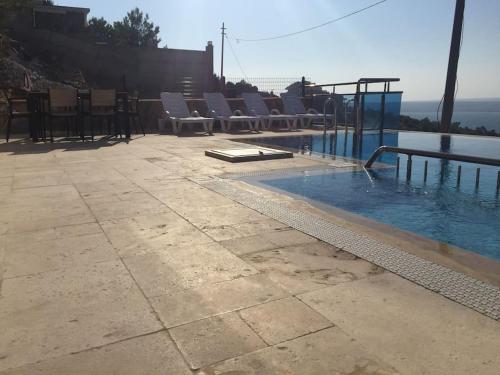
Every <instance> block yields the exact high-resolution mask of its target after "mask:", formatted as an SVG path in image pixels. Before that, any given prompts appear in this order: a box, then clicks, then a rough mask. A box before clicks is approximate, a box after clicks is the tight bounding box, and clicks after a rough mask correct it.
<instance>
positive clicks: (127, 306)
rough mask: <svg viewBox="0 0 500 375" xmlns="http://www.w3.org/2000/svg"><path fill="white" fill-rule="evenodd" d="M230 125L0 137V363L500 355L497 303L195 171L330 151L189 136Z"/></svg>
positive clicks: (446, 370)
mask: <svg viewBox="0 0 500 375" xmlns="http://www.w3.org/2000/svg"><path fill="white" fill-rule="evenodd" d="M243 136H246V135H233V136H227V135H216V136H213V137H208V136H207V137H174V136H167V135H165V136H154V135H149V136H146V137H138V138H136V139H134V140H132V141H131V142H130V143H128V144H126V143H121V142H116V143H106V142H104V141H100V142H95V143H94V144H91V143H88V144H85V145H82V144H80V143H62V142H61V143H56V144H54V145H32V144H30V143H29V142H28V143H26V144H22V143H21V142H12V143H11V144H8V145H6V144H4V143H2V144H0V193H1V194H0V207H1V214H0V241H1V242H0V374H1V375H7V374H9V375H12V374H191V373H197V374H205V375H214V374H228V375H229V374H238V375H243V374H259V375H260V374H297V375H298V374H300V375H302V374H351V375H352V374H357V375H365V374H378V375H382V374H491V375H498V374H499V373H500V356H499V355H498V352H499V351H498V348H500V323H498V322H497V321H495V320H493V319H490V318H488V317H486V316H484V315H481V314H479V313H477V312H475V311H473V310H470V309H468V308H466V307H464V306H462V305H459V304H457V303H454V302H452V301H450V300H448V299H446V298H444V297H442V296H440V295H438V294H436V293H433V292H432V291H429V290H427V289H424V288H422V287H420V286H418V285H416V284H413V283H412V282H410V281H407V280H404V279H402V278H400V277H399V276H397V275H394V274H391V273H389V272H387V271H384V270H383V269H381V268H379V267H377V266H375V265H373V264H371V263H369V262H366V261H364V260H361V259H359V258H357V257H356V256H354V255H351V254H349V253H346V252H344V251H342V250H340V249H337V248H335V247H333V246H331V245H329V244H326V243H324V242H321V241H319V240H317V239H316V238H313V237H310V236H308V235H306V234H304V233H302V232H299V231H297V230H294V229H292V228H290V227H288V226H287V225H285V224H283V223H281V222H279V221H276V220H274V219H271V218H269V217H267V216H265V215H263V214H260V213H258V212H256V211H254V210H252V209H250V208H248V207H246V206H243V205H241V204H239V203H237V202H235V201H233V200H231V199H229V198H227V197H225V196H222V195H220V194H217V193H216V192H214V191H211V190H208V189H207V188H205V187H204V186H202V184H200V183H198V182H199V181H200V179H204V178H210V177H212V176H221V175H223V174H231V173H234V174H238V173H252V172H262V171H272V170H281V169H284V168H287V169H288V168H318V167H321V166H325V167H328V168H332V167H342V166H343V164H342V163H341V162H339V163H337V164H336V165H335V166H332V165H331V164H332V162H331V161H324V160H319V159H314V158H310V157H307V156H301V155H296V157H295V158H294V159H285V160H271V161H265V162H254V163H243V164H237V165H234V164H230V163H226V162H223V161H219V160H216V159H211V158H207V157H205V156H204V154H203V151H204V150H205V149H207V148H235V147H244V145H242V144H238V143H233V142H231V141H230V140H228V139H227V138H241V137H243ZM348 165H349V163H345V166H348ZM238 184H239V185H240V186H241V187H242V188H245V186H244V185H245V184H244V183H241V182H238ZM248 188H249V189H255V188H254V187H248ZM282 199H283V200H284V201H287V202H293V201H294V200H293V198H290V197H285V196H283V197H282ZM302 204H303V202H298V203H297V206H300V205H302Z"/></svg>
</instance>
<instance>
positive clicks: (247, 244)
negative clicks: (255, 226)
mask: <svg viewBox="0 0 500 375" xmlns="http://www.w3.org/2000/svg"><path fill="white" fill-rule="evenodd" d="M219 243H220V244H221V245H222V246H224V247H225V248H226V249H228V250H230V251H231V252H232V253H234V254H236V255H245V254H249V253H255V252H259V251H264V250H271V249H275V248H277V247H279V246H277V245H276V244H275V243H274V242H271V241H270V240H269V239H268V238H265V237H264V236H263V235H262V234H257V235H255V236H249V237H239V238H233V239H230V240H224V241H220V242H219Z"/></svg>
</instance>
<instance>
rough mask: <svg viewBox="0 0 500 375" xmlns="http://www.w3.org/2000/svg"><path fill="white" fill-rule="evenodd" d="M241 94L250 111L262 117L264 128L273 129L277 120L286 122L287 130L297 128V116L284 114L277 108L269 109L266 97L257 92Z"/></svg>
mask: <svg viewBox="0 0 500 375" xmlns="http://www.w3.org/2000/svg"><path fill="white" fill-rule="evenodd" d="M241 96H242V98H243V100H244V102H245V106H246V107H247V109H248V111H249V113H250V114H251V115H252V116H256V117H258V118H259V119H260V123H261V124H262V127H263V128H264V129H266V130H269V129H271V127H272V126H273V123H275V122H278V123H281V122H284V123H285V124H286V129H287V130H292V129H297V120H298V118H297V116H295V115H282V114H281V113H280V111H279V110H277V109H273V110H272V111H269V109H268V108H267V105H266V103H265V102H264V99H262V96H260V95H259V94H257V93H243V94H242V95H241Z"/></svg>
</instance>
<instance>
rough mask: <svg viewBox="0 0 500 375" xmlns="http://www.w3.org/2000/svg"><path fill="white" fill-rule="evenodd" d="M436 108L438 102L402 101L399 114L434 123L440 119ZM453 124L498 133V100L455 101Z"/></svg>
mask: <svg viewBox="0 0 500 375" xmlns="http://www.w3.org/2000/svg"><path fill="white" fill-rule="evenodd" d="M438 107H439V101H406V102H405V101H403V103H402V104H401V114H402V115H405V116H410V117H413V118H416V119H419V120H421V119H424V118H426V117H427V118H428V119H429V120H431V121H436V120H437V119H438V118H439V119H440V118H441V112H439V114H438ZM441 107H442V105H441ZM453 122H460V126H462V127H468V128H473V129H474V128H477V127H482V126H484V127H485V128H486V129H488V130H495V131H496V132H497V133H500V98H498V99H496V98H495V99H468V100H467V99H462V100H457V101H456V102H455V106H454V111H453Z"/></svg>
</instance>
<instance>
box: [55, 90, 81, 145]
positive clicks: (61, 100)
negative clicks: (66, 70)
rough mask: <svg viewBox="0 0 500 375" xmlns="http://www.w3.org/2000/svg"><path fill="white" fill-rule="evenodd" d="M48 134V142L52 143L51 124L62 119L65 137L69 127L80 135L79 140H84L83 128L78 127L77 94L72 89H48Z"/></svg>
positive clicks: (67, 134)
mask: <svg viewBox="0 0 500 375" xmlns="http://www.w3.org/2000/svg"><path fill="white" fill-rule="evenodd" d="M47 115H48V117H49V134H50V141H51V142H54V133H53V122H54V119H56V118H59V119H64V120H65V121H66V136H67V137H69V135H70V127H73V129H74V130H75V133H80V138H81V139H82V141H83V140H84V131H83V126H82V127H80V126H79V122H80V121H79V120H80V118H79V111H78V92H77V90H76V89H74V88H50V89H49V111H48V113H47Z"/></svg>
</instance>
